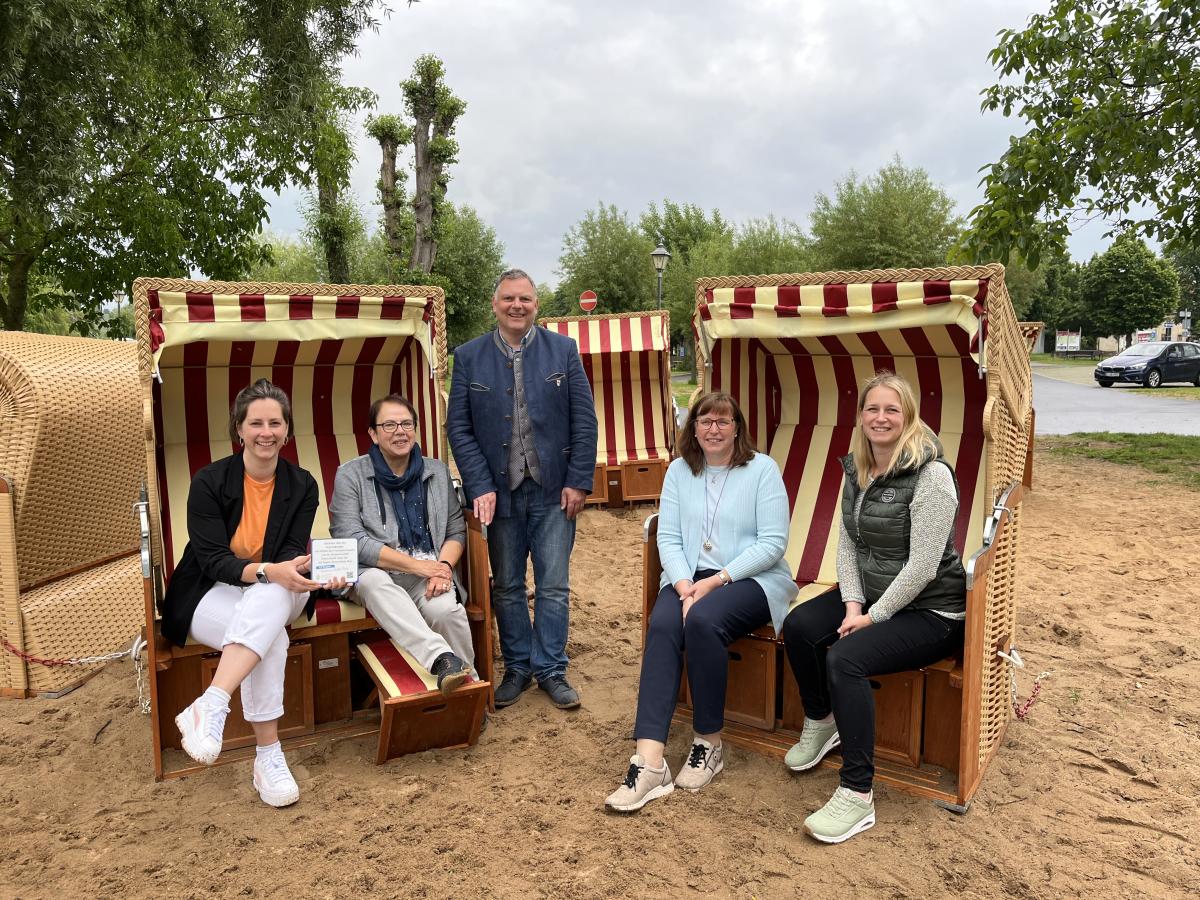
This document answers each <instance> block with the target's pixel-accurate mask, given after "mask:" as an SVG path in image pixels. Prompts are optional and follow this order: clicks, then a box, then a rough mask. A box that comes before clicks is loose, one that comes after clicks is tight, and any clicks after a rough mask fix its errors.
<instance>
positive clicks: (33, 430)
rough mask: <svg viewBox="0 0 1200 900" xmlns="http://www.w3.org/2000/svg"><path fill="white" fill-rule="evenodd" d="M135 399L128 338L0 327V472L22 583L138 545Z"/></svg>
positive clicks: (139, 463)
mask: <svg viewBox="0 0 1200 900" xmlns="http://www.w3.org/2000/svg"><path fill="white" fill-rule="evenodd" d="M139 397H140V390H139V386H138V372H137V348H136V346H135V345H134V344H132V343H126V342H119V341H100V340H89V339H86V338H72V337H59V336H55V335H42V334H24V333H20V332H0V422H2V427H0V474H4V475H6V476H8V477H9V478H10V479H11V480H12V482H13V489H14V493H15V498H16V546H17V568H18V572H19V578H20V585H21V589H22V590H25V589H26V588H27V587H28V586H30V585H32V584H34V583H39V582H43V581H45V580H46V579H48V578H53V577H55V576H57V575H60V574H62V573H64V572H68V571H72V570H75V569H78V568H79V567H81V566H87V565H90V564H93V563H95V562H97V561H100V560H107V559H111V558H112V557H114V556H116V555H118V554H122V553H128V552H131V551H132V550H134V549H136V548H137V545H138V534H137V522H136V519H135V517H134V513H133V509H132V506H133V504H134V502H136V500H137V497H138V491H139V489H140V486H141V484H142V482H143V481H144V480H145V472H146V466H145V459H146V456H145V444H144V437H143V433H142V412H141V404H140V402H139Z"/></svg>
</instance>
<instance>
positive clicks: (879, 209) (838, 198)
mask: <svg viewBox="0 0 1200 900" xmlns="http://www.w3.org/2000/svg"><path fill="white" fill-rule="evenodd" d="M961 231H962V220H961V219H959V218H958V217H957V216H956V215H955V214H954V201H953V200H952V199H950V196H949V195H948V194H947V193H946V192H945V191H944V190H942V189H941V188H940V187H938V186H937V185H936V184H934V183H933V182H932V181H931V180H930V178H929V175H928V173H927V172H926V171H925V170H924V169H921V168H909V167H907V166H905V165H904V163H903V162H901V160H900V158H899V157H896V158H894V159H893V160H892V161H891V162H890V163H888V164H887V165H886V166H884V167H883V168H882V169H880V170H879V171H878V172H877V173H876V174H875V175H872V176H871V177H869V178H867V179H865V180H863V181H859V179H858V177H857V176H856V175H855V174H854V173H853V172H851V173H850V175H849V176H848V177H847V178H846V179H845V180H844V181H840V182H838V184H837V187H836V188H835V190H834V196H833V198H832V199H831V198H830V197H829V196H827V195H826V194H823V193H819V194H817V196H816V199H815V201H814V206H813V212H812V236H813V245H812V249H813V254H814V256H815V257H816V259H815V262H816V263H817V265H818V266H819V267H820V268H822V269H833V270H848V271H852V270H858V269H893V268H900V269H903V268H919V267H921V266H940V265H945V263H946V261H947V259H948V257H949V254H950V250H951V248H952V247H953V246H954V244H955V242H956V241H957V240H958V237H959V235H960V234H961Z"/></svg>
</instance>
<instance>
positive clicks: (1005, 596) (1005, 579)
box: [979, 505, 1021, 763]
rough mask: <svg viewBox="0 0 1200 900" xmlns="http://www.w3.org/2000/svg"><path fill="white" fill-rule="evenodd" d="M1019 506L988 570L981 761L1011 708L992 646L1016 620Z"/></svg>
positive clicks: (1007, 636)
mask: <svg viewBox="0 0 1200 900" xmlns="http://www.w3.org/2000/svg"><path fill="white" fill-rule="evenodd" d="M1020 526H1021V508H1020V506H1019V505H1018V506H1017V507H1016V508H1015V509H1014V510H1013V518H1012V522H1011V524H1010V527H1008V528H1005V529H1004V530H1003V531H1002V532H1001V536H1000V538H999V540H998V541H997V542H996V545H995V554H996V557H995V562H994V563H993V564H992V568H991V570H990V571H989V573H988V589H987V610H986V612H985V614H984V626H983V647H984V658H983V669H982V672H981V678H982V679H983V690H982V693H981V695H980V711H979V759H980V762H981V763H982V762H983V761H984V760H986V759H987V757H988V754H990V753H991V752H992V750H993V749H994V748H995V746H996V742H997V741H999V740H1000V737H1001V736H1002V735H1003V733H1004V726H1005V725H1006V724H1007V722H1008V717H1009V713H1010V712H1011V710H1012V701H1011V696H1010V689H1009V666H1010V663H1009V662H1008V661H1006V660H1005V659H1003V658H1002V657H1000V656H998V655H997V654H996V653H995V652H994V650H995V648H1000V647H1005V646H1008V645H1009V643H1010V641H1011V639H1012V635H1013V628H1014V625H1015V621H1016V603H1015V595H1016V561H1017V548H1018V545H1019V542H1020V533H1021V527H1020Z"/></svg>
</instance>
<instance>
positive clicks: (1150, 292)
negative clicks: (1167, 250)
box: [1080, 233, 1179, 337]
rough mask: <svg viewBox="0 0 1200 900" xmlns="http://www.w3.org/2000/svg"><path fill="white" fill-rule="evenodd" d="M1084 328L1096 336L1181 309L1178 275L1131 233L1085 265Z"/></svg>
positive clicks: (1130, 328)
mask: <svg viewBox="0 0 1200 900" xmlns="http://www.w3.org/2000/svg"><path fill="white" fill-rule="evenodd" d="M1080 296H1081V298H1082V300H1083V303H1084V310H1083V312H1084V316H1085V324H1084V327H1085V329H1086V330H1087V332H1088V333H1089V334H1091V335H1094V336H1096V337H1106V336H1108V335H1116V336H1118V337H1122V336H1125V335H1128V334H1130V333H1132V332H1134V331H1136V330H1137V329H1139V328H1150V327H1153V326H1155V325H1158V324H1160V323H1161V322H1162V321H1163V320H1164V319H1166V318H1167V317H1169V316H1173V315H1174V313H1175V311H1176V310H1178V309H1179V276H1178V275H1177V274H1176V272H1175V268H1174V266H1172V265H1171V264H1170V263H1169V262H1167V261H1166V260H1164V259H1161V258H1159V257H1157V256H1155V255H1154V254H1153V253H1151V252H1150V249H1149V248H1148V247H1147V246H1146V245H1145V244H1144V243H1142V241H1140V240H1138V239H1137V238H1136V237H1134V235H1133V234H1131V233H1126V234H1122V235H1120V236H1118V237H1117V239H1116V240H1115V241H1113V244H1112V246H1111V247H1109V248H1108V250H1106V251H1105V252H1104V253H1101V254H1099V255H1097V256H1094V257H1092V260H1091V261H1090V262H1089V263H1088V264H1087V265H1086V266H1084V267H1083V277H1082V279H1081V283H1080Z"/></svg>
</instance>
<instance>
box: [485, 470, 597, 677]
mask: <svg viewBox="0 0 1200 900" xmlns="http://www.w3.org/2000/svg"><path fill="white" fill-rule="evenodd" d="M574 545H575V521H574V520H573V519H568V518H567V514H566V513H564V512H563V511H562V509H560V508H559V505H558V503H546V502H545V499H544V492H543V491H542V488H541V485H539V484H538V483H537V482H535V481H534V480H533V479H532V478H526V479H525V480H524V481H522V482H521V484H520V485H518V487H517V489H516V490H515V491H513V493H512V515H510V516H506V517H505V518H503V519H501V518H498V517H497V518H495V519H493V520H492V524H491V525H490V526H488V558H489V559H490V560H491V563H492V608H493V609H494V610H495V612H496V625H497V627H498V629H499V631H500V651H501V653H503V655H504V671H505V672H506V673H507V672H516V673H517V674H519V675H525V676H530V675H532V676H533V677H534V678H537V679H538V680H539V681H540V680H542V679H545V678H549V677H550V676H551V675H565V674H566V671H567V627H568V624H569V616H568V613H569V610H568V603H567V598H568V590H569V586H570V571H569V564H570V560H571V548H572V547H573V546H574ZM530 556H532V557H533V583H534V600H533V621H532V622H530V620H529V602H528V600H527V599H526V595H525V568H526V563H527V560H528V559H529V557H530Z"/></svg>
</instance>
